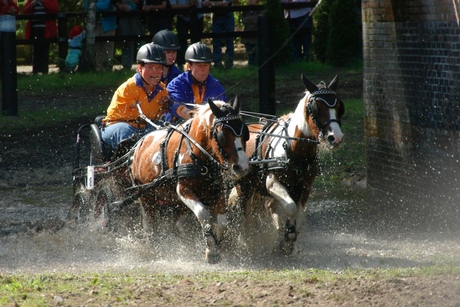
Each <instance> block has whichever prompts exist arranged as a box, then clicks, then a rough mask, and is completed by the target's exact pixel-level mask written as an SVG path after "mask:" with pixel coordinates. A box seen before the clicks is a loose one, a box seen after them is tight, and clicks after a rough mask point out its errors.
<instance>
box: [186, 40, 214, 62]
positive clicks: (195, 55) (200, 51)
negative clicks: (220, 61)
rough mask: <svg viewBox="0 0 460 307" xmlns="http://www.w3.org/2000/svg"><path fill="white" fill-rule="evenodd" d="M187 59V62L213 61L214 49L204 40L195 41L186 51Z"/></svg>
mask: <svg viewBox="0 0 460 307" xmlns="http://www.w3.org/2000/svg"><path fill="white" fill-rule="evenodd" d="M185 60H186V61H187V62H194V63H196V62H198V63H211V62H212V51H211V48H209V47H208V46H207V45H206V44H203V43H202V42H198V43H194V44H192V45H190V46H189V47H188V48H187V51H185Z"/></svg>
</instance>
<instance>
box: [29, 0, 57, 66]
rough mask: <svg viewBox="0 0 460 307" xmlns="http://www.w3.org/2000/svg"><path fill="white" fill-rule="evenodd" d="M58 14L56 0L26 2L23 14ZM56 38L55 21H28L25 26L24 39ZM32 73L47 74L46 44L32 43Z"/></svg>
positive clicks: (47, 56)
mask: <svg viewBox="0 0 460 307" xmlns="http://www.w3.org/2000/svg"><path fill="white" fill-rule="evenodd" d="M57 12H59V4H58V2H57V0H27V2H26V4H25V6H24V9H23V13H24V14H34V15H37V16H38V15H42V14H52V13H57ZM56 36H57V25H56V20H55V19H33V18H32V19H30V20H29V21H28V22H27V25H26V39H42V38H52V37H56ZM33 47H34V52H33V69H32V71H33V73H34V74H37V73H43V74H47V73H48V66H49V49H50V44H49V43H47V42H39V41H35V42H34V43H33Z"/></svg>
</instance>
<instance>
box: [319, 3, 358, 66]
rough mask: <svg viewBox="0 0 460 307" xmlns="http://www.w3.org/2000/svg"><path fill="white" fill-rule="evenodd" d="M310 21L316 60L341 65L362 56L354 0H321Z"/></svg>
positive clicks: (356, 9)
mask: <svg viewBox="0 0 460 307" xmlns="http://www.w3.org/2000/svg"><path fill="white" fill-rule="evenodd" d="M314 22H315V29H314V37H313V46H312V49H313V53H314V58H315V59H316V60H319V61H322V62H327V63H330V64H332V65H334V66H345V65H348V64H350V63H352V62H353V61H356V59H359V58H360V57H361V56H362V33H361V18H360V15H359V12H358V8H357V7H356V1H355V0H323V2H322V3H321V6H320V7H319V9H318V11H317V12H316V14H315V16H314Z"/></svg>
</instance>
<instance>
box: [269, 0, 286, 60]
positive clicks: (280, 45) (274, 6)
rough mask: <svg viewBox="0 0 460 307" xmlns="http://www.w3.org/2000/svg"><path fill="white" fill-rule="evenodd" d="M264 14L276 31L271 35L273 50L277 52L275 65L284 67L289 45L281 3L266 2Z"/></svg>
mask: <svg viewBox="0 0 460 307" xmlns="http://www.w3.org/2000/svg"><path fill="white" fill-rule="evenodd" d="M264 14H265V16H267V17H268V18H270V19H271V22H272V28H273V29H276V31H274V33H273V50H274V52H277V54H276V56H275V65H276V66H280V65H284V64H286V62H288V61H289V58H290V56H291V44H289V37H290V30H289V25H288V24H287V22H286V19H285V18H284V15H283V9H282V8H281V2H280V1H279V0H267V2H266V4H265V11H264ZM275 32H276V33H275Z"/></svg>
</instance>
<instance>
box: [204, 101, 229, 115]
mask: <svg viewBox="0 0 460 307" xmlns="http://www.w3.org/2000/svg"><path fill="white" fill-rule="evenodd" d="M208 104H209V107H210V108H211V111H212V113H213V114H214V115H215V116H216V117H223V116H225V114H222V111H221V110H220V109H219V107H218V106H216V104H215V103H214V101H212V99H211V98H208Z"/></svg>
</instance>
